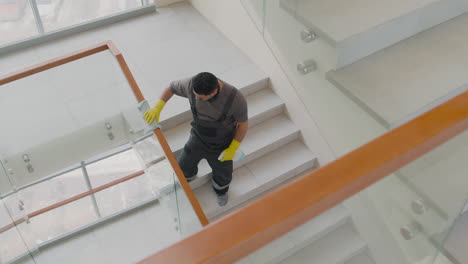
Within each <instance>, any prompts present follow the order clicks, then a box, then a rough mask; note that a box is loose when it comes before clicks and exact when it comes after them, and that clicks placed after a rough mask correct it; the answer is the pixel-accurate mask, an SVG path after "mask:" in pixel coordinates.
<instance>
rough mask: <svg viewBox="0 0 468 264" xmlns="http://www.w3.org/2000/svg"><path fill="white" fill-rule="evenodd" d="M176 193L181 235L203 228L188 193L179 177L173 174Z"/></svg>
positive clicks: (184, 235) (187, 234) (185, 235)
mask: <svg viewBox="0 0 468 264" xmlns="http://www.w3.org/2000/svg"><path fill="white" fill-rule="evenodd" d="M173 179H174V191H175V192H174V194H175V198H176V201H177V202H176V205H177V211H178V213H179V228H180V232H181V235H182V236H183V237H187V236H189V235H191V234H193V233H195V232H197V231H199V230H201V229H202V225H201V223H200V221H199V220H198V217H197V215H196V213H195V210H194V209H193V207H192V204H191V203H190V201H189V199H188V197H187V194H186V193H185V192H184V190H183V189H182V186H181V184H180V182H179V178H177V176H176V175H175V173H174V174H173Z"/></svg>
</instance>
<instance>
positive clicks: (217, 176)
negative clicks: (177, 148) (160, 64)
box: [178, 89, 237, 195]
mask: <svg viewBox="0 0 468 264" xmlns="http://www.w3.org/2000/svg"><path fill="white" fill-rule="evenodd" d="M190 94H191V96H190V97H189V101H190V107H191V109H192V115H193V121H192V129H191V131H190V138H189V140H188V142H187V143H186V144H185V146H184V150H183V152H182V154H181V155H180V156H179V158H178V161H179V164H180V167H181V169H182V171H183V172H184V175H185V177H186V178H187V180H188V181H191V180H193V179H194V178H195V176H196V175H197V173H198V163H199V162H200V160H202V159H206V160H207V161H208V164H209V165H210V167H211V169H212V171H213V177H212V180H211V183H212V186H213V189H214V191H215V192H216V193H217V194H218V195H221V194H224V193H226V192H227V191H228V189H229V184H230V183H231V180H232V171H233V167H232V160H229V161H224V162H221V161H219V160H218V157H219V155H220V154H221V152H222V151H223V150H225V149H226V148H227V147H229V145H230V144H231V141H232V139H233V138H234V133H235V128H236V127H235V126H236V123H235V121H234V120H229V119H228V116H227V113H228V112H229V110H230V109H231V106H232V103H233V101H234V98H235V97H236V94H237V90H236V89H233V90H232V92H231V94H230V95H229V97H228V99H227V101H226V104H225V105H224V109H223V112H222V113H221V116H220V117H219V118H218V119H217V120H216V121H208V120H203V119H200V118H199V117H198V113H197V109H196V99H195V95H194V94H193V92H192V91H190Z"/></svg>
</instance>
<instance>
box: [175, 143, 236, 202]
mask: <svg viewBox="0 0 468 264" xmlns="http://www.w3.org/2000/svg"><path fill="white" fill-rule="evenodd" d="M221 152H222V151H210V150H207V149H206V148H205V147H204V145H203V144H202V143H201V142H200V141H199V140H197V139H196V138H195V137H193V136H191V137H190V139H189V141H188V142H187V143H186V144H185V146H184V150H183V151H182V154H181V155H180V156H179V158H178V162H179V165H180V168H181V169H182V172H183V173H184V175H185V177H186V178H187V180H189V181H190V180H192V179H194V178H195V176H196V175H197V173H198V163H200V160H202V159H206V160H207V161H208V164H209V165H210V167H211V170H212V171H213V177H212V179H211V184H212V186H213V189H214V191H215V192H216V194H219V195H220V194H224V193H226V192H227V191H228V189H229V184H230V183H231V180H232V170H233V167H232V160H230V161H224V162H221V161H219V160H218V157H219V155H220V154H221Z"/></svg>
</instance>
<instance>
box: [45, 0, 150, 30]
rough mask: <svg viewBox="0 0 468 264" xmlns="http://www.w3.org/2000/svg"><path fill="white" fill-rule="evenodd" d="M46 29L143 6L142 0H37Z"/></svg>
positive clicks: (54, 28)
mask: <svg viewBox="0 0 468 264" xmlns="http://www.w3.org/2000/svg"><path fill="white" fill-rule="evenodd" d="M36 1H37V8H38V9H39V13H40V15H41V19H42V21H43V24H44V30H45V31H53V30H57V29H60V28H65V27H69V26H72V25H75V24H80V23H83V22H87V21H90V20H94V19H97V18H102V17H105V16H109V15H112V14H115V13H119V12H123V11H127V10H130V9H134V8H137V7H141V5H142V2H141V0H118V1H115V0H80V1H76V0H36Z"/></svg>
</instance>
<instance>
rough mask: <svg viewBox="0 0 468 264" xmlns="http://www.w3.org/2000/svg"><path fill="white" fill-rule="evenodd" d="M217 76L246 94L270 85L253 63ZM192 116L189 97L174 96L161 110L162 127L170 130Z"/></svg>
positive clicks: (266, 77)
mask: <svg viewBox="0 0 468 264" xmlns="http://www.w3.org/2000/svg"><path fill="white" fill-rule="evenodd" d="M217 77H218V78H220V79H221V80H223V81H226V82H227V83H229V84H232V85H234V86H235V87H236V88H237V89H239V91H240V92H241V93H242V94H243V95H244V96H247V95H249V94H252V93H254V92H256V91H259V90H261V89H263V88H265V87H267V85H268V76H266V75H265V73H264V72H262V71H261V70H259V69H258V68H257V67H256V66H255V65H253V64H248V65H244V66H242V67H238V68H236V69H234V70H230V71H228V72H225V73H222V74H219V75H218V76H217ZM150 103H152V102H150ZM191 118H192V113H191V111H190V104H189V102H188V100H187V98H183V97H179V96H173V97H172V98H171V100H170V102H169V103H168V104H167V105H166V107H164V111H162V112H161V120H160V121H161V127H162V128H163V130H168V129H171V128H173V127H175V126H177V125H179V124H181V123H183V122H185V121H187V120H190V119H191Z"/></svg>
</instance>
